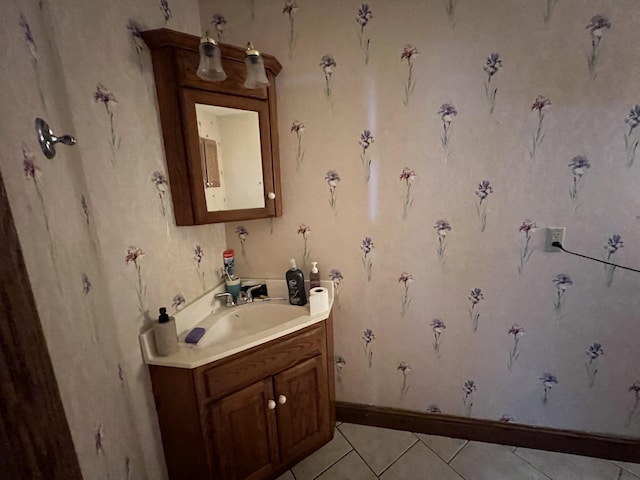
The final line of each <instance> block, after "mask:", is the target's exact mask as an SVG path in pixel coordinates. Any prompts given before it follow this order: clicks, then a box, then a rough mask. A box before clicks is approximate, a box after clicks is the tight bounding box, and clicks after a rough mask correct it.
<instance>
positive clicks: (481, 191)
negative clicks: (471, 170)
mask: <svg viewBox="0 0 640 480" xmlns="http://www.w3.org/2000/svg"><path fill="white" fill-rule="evenodd" d="M475 193H476V196H477V197H478V203H477V204H476V214H477V215H478V219H479V220H480V231H481V232H484V231H485V230H486V228H487V202H486V200H487V199H488V198H489V195H490V194H491V193H493V187H492V186H491V182H490V181H489V180H482V181H481V182H480V183H479V184H478V187H477V188H476V191H475ZM483 202H484V203H483Z"/></svg>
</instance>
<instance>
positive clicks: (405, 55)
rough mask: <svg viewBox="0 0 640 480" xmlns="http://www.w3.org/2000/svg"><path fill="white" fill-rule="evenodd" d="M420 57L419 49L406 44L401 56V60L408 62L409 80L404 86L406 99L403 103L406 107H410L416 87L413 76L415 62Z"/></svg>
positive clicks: (404, 98)
mask: <svg viewBox="0 0 640 480" xmlns="http://www.w3.org/2000/svg"><path fill="white" fill-rule="evenodd" d="M417 56H418V49H417V48H416V47H414V46H413V45H411V44H408V43H407V44H406V45H405V47H404V49H403V50H402V53H401V54H400V60H406V61H407V80H406V81H405V84H404V97H403V99H402V103H403V104H404V106H405V107H408V106H409V99H410V97H411V94H412V93H413V90H414V88H415V87H416V79H415V77H414V75H413V61H414V58H415V57H417Z"/></svg>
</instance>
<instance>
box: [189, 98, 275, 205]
mask: <svg viewBox="0 0 640 480" xmlns="http://www.w3.org/2000/svg"><path fill="white" fill-rule="evenodd" d="M196 117H197V121H198V136H199V137H200V140H201V148H200V154H201V157H202V158H201V161H202V172H203V188H204V189H205V198H206V202H207V211H209V212H216V211H220V210H241V209H246V208H264V207H265V192H264V184H263V171H262V154H261V144H260V123H259V121H260V120H259V116H258V112H254V111H250V110H240V109H236V108H227V107H220V106H214V105H204V104H201V103H196Z"/></svg>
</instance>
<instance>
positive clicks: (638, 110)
mask: <svg viewBox="0 0 640 480" xmlns="http://www.w3.org/2000/svg"><path fill="white" fill-rule="evenodd" d="M624 123H626V124H627V125H628V126H629V131H628V132H625V133H624V150H625V153H626V156H627V167H632V166H633V163H634V162H635V161H636V151H637V150H638V143H639V142H640V140H639V139H638V136H637V134H635V135H634V130H635V129H636V127H637V126H638V125H640V105H638V104H636V105H635V106H634V107H633V108H632V109H631V110H630V111H629V114H628V115H627V118H625V119H624Z"/></svg>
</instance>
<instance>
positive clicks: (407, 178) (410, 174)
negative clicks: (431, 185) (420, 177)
mask: <svg viewBox="0 0 640 480" xmlns="http://www.w3.org/2000/svg"><path fill="white" fill-rule="evenodd" d="M416 176H417V175H416V172H415V171H414V170H413V169H412V168H409V167H404V168H403V169H402V172H400V181H401V182H403V186H404V202H403V204H402V219H403V220H406V219H407V216H408V215H409V209H410V208H411V205H413V200H414V198H413V196H412V194H411V186H412V185H413V182H414V180H415V179H416Z"/></svg>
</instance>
